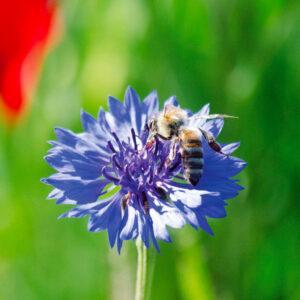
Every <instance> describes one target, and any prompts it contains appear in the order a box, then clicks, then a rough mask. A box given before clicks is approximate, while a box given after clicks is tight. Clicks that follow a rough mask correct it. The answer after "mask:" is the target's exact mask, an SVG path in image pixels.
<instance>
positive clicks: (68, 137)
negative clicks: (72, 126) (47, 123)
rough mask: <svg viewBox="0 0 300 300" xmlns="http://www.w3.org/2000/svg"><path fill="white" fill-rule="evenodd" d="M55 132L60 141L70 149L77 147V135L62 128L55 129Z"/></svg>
mask: <svg viewBox="0 0 300 300" xmlns="http://www.w3.org/2000/svg"><path fill="white" fill-rule="evenodd" d="M54 132H55V135H56V137H57V138H58V139H59V141H60V142H61V143H63V144H65V145H67V146H69V147H72V148H73V147H75V145H76V142H77V137H76V135H75V134H74V133H73V132H72V131H71V130H68V129H65V128H61V127H55V128H54Z"/></svg>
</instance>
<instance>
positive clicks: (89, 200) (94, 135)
mask: <svg viewBox="0 0 300 300" xmlns="http://www.w3.org/2000/svg"><path fill="white" fill-rule="evenodd" d="M166 104H172V105H174V106H178V103H177V102H176V98H175V96H173V97H171V98H169V99H168V100H167V101H166V102H165V105H166ZM108 107H109V112H105V111H104V110H103V109H102V108H100V110H99V114H98V118H97V119H95V118H93V117H92V116H91V115H89V114H88V113H86V112H85V111H82V113H81V119H82V125H83V128H84V130H85V132H83V133H79V134H75V133H73V132H72V131H70V130H67V129H63V128H56V129H55V133H56V136H57V138H58V140H59V141H50V144H51V145H52V146H53V148H52V149H50V150H49V155H47V156H46V157H45V160H46V161H47V163H48V164H49V165H50V166H51V167H53V168H54V169H56V170H57V171H58V173H56V174H54V175H51V176H50V177H48V178H45V179H42V181H43V182H44V183H46V184H50V185H52V186H54V190H53V191H52V192H51V193H50V194H49V196H48V199H54V198H56V199H57V202H56V203H57V204H73V205H76V206H75V207H73V208H72V209H71V210H69V211H67V212H66V213H64V214H63V215H61V216H60V218H63V217H69V218H81V217H85V216H87V215H89V216H90V217H89V221H88V230H89V231H94V232H98V231H103V230H107V232H108V238H109V243H110V246H111V247H113V246H114V244H115V241H116V240H117V245H118V251H119V252H120V250H121V247H122V243H123V241H124V240H130V239H132V240H134V239H136V238H137V237H138V236H140V237H141V239H142V241H143V242H144V244H145V245H146V247H149V244H150V239H151V240H152V242H153V244H154V246H155V248H156V249H157V251H159V247H158V244H157V239H160V240H163V241H165V242H171V238H170V236H169V233H168V231H167V227H166V226H170V227H173V228H181V227H183V226H184V225H185V223H186V222H187V223H189V224H190V225H191V226H193V227H194V228H195V229H197V228H199V227H200V228H202V229H203V230H204V231H206V232H208V233H210V234H213V232H212V230H211V228H210V227H209V224H208V222H207V220H206V217H210V218H222V217H225V216H226V211H225V208H224V207H225V206H226V205H227V204H226V202H225V201H224V200H226V199H229V198H232V197H235V196H236V195H237V194H238V191H239V190H241V189H243V188H242V187H241V186H239V185H238V184H237V183H236V180H234V179H230V177H232V176H235V175H236V174H237V173H239V172H240V171H241V170H242V169H243V168H244V167H245V165H246V164H245V162H244V161H242V160H240V159H238V158H235V157H232V156H229V154H231V153H232V152H233V151H234V150H235V149H236V148H237V147H238V146H239V143H233V144H225V145H222V152H223V154H221V153H217V152H215V151H214V150H212V149H211V147H209V145H208V144H207V143H206V141H205V139H204V138H202V144H203V159H204V165H203V175H202V177H201V180H200V181H199V183H198V184H197V185H196V186H195V187H193V186H192V185H191V184H189V183H188V182H187V181H185V180H183V179H184V178H183V177H182V176H183V174H184V170H183V166H182V162H181V155H180V152H179V151H178V149H177V150H176V155H175V158H174V160H173V162H172V164H169V163H167V161H168V157H169V154H170V150H171V149H170V147H171V145H170V144H171V143H170V142H169V141H162V140H160V139H159V138H155V141H154V143H151V146H150V145H149V144H148V143H147V138H148V135H149V128H148V127H147V125H146V124H147V122H148V120H149V119H150V118H151V117H152V116H153V115H155V114H158V113H159V111H158V99H157V95H156V92H152V93H151V94H149V95H148V96H147V97H146V98H145V99H144V100H143V102H140V100H139V97H138V95H137V94H136V92H135V91H134V90H133V89H131V88H130V87H129V88H128V89H127V90H126V93H125V97H124V103H121V102H120V101H118V100H117V99H115V98H114V97H111V96H109V97H108ZM208 112H209V105H205V106H204V107H203V108H202V109H201V110H200V111H199V112H198V113H197V115H198V116H199V115H207V114H208ZM189 115H191V113H189ZM187 123H188V124H187V125H188V126H193V127H201V128H204V129H205V130H208V131H210V132H211V133H212V134H213V135H214V136H215V137H217V136H218V134H219V133H220V131H221V129H222V127H223V119H217V120H211V121H208V122H206V121H205V120H203V119H200V118H199V119H191V120H188V121H187ZM224 153H225V154H227V155H224Z"/></svg>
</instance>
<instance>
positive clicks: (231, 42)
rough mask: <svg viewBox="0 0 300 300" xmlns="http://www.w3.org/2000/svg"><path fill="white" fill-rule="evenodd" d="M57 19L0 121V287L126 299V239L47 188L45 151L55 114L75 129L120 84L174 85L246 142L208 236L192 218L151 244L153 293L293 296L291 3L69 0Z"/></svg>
mask: <svg viewBox="0 0 300 300" xmlns="http://www.w3.org/2000/svg"><path fill="white" fill-rule="evenodd" d="M62 9H63V17H64V23H65V32H64V35H63V38H62V40H61V42H60V43H59V45H58V46H57V47H56V49H54V50H53V51H52V52H51V53H50V55H49V56H48V57H47V59H46V60H45V64H44V67H43V72H42V76H41V79H40V82H39V86H38V89H37V91H36V93H35V97H34V101H33V106H32V109H31V112H30V114H29V115H28V116H27V119H26V120H25V122H23V123H22V124H21V126H19V127H18V128H17V129H16V130H14V131H13V132H11V131H9V130H7V128H5V126H4V124H3V123H2V125H1V130H0V162H1V163H0V299H121V300H122V299H133V292H134V285H135V268H136V250H135V245H134V243H133V242H127V243H125V246H124V248H123V250H122V255H121V256H119V255H118V254H117V251H116V249H113V250H110V248H109V245H108V240H107V234H106V233H89V232H88V231H87V229H86V228H87V218H85V219H79V220H75V219H64V220H60V221H58V220H57V217H58V216H59V215H60V214H61V213H62V212H64V211H66V210H67V209H68V207H67V206H56V205H55V202H54V201H46V200H45V199H46V196H47V194H48V193H49V192H50V190H51V187H49V186H46V185H44V184H42V183H40V181H39V180H40V178H41V177H46V176H48V175H50V174H52V173H53V170H52V169H51V168H50V167H48V166H47V164H46V163H45V162H44V160H43V159H42V157H43V156H44V155H45V154H46V151H47V149H49V148H50V145H48V144H46V140H50V139H55V136H54V132H53V128H54V126H62V127H66V128H70V129H72V130H74V131H75V132H80V131H82V127H81V124H80V108H81V107H83V108H84V109H85V110H87V111H88V112H90V113H91V114H93V115H94V116H96V114H97V111H98V108H99V106H100V105H103V106H104V107H105V108H107V106H106V99H107V95H108V94H111V95H113V96H115V97H117V98H119V99H121V100H122V99H123V95H124V92H125V89H126V87H127V85H129V84H130V85H131V86H132V87H133V88H134V89H135V90H136V91H137V92H138V93H139V95H140V97H141V98H143V97H145V96H146V95H147V94H148V93H149V92H150V91H152V90H153V89H157V91H158V95H159V98H160V103H161V104H162V101H163V100H165V99H166V98H167V97H169V96H170V95H173V94H176V95H177V98H178V101H179V102H180V104H181V106H183V107H188V108H191V109H192V110H193V111H194V112H195V111H197V110H198V109H199V108H200V107H201V106H202V105H203V104H205V103H207V102H210V103H211V111H212V113H227V114H231V115H236V116H239V119H237V120H227V121H226V123H225V127H224V129H223V131H222V134H221V136H220V137H219V140H218V141H219V142H234V141H239V140H241V141H242V144H241V147H240V149H239V150H237V151H236V153H235V155H236V156H239V157H241V158H243V159H244V160H246V161H247V162H248V166H247V168H246V169H245V171H244V172H243V173H242V174H241V175H240V176H239V177H238V178H239V179H240V180H241V184H242V185H243V186H244V187H245V188H246V189H245V191H242V192H241V193H240V195H239V196H238V197H236V198H234V199H232V200H229V201H228V203H229V206H228V208H227V212H228V216H227V217H226V218H225V219H221V220H210V224H211V227H212V228H213V230H214V232H215V236H214V237H212V236H209V235H207V234H206V233H204V232H203V231H201V230H200V231H198V232H197V231H195V230H193V229H192V228H191V227H190V226H186V227H185V228H184V229H181V230H171V236H172V238H173V243H172V244H165V243H163V242H161V243H160V246H161V251H162V254H161V256H159V255H157V257H156V265H155V270H154V278H153V285H152V294H151V299H193V300H195V299H221V300H230V299H291V300H294V299H295V300H296V299H300V285H299V282H300V251H299V249H300V218H299V216H300V205H299V195H298V192H297V191H298V187H297V185H298V184H299V180H300V176H299V174H300V173H299V170H300V159H299V146H300V143H299V137H300V132H299V125H300V124H299V117H300V115H299V113H300V100H299V99H300V56H299V55H300V22H299V20H300V14H299V12H300V2H299V1H283V0H272V1H271V0H265V1H262V0H261V1H258V0H253V1H245V0H240V1H238V0H230V1H228V0H227V1H225V0H220V1H216V0H211V1H209V0H197V1H196V0H190V1H184V0H180V1H179V0H177V1H175V0H163V1H162V0H160V1H158V0H152V1H142V0H110V1H108V0H106V1H104V0H102V1H100V0H98V1H83V0H81V1H80V0H72V1H70V0H68V1H67V0H65V1H63V2H62Z"/></svg>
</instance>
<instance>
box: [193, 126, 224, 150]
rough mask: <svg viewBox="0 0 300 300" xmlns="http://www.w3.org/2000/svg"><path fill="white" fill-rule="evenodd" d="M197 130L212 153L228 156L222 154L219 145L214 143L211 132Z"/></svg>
mask: <svg viewBox="0 0 300 300" xmlns="http://www.w3.org/2000/svg"><path fill="white" fill-rule="evenodd" d="M199 130H200V131H201V133H202V134H203V136H204V138H205V140H206V141H207V143H208V145H209V146H210V148H211V149H213V150H214V151H216V152H218V153H221V154H223V155H225V156H228V154H226V153H223V152H222V148H221V147H220V145H219V144H218V143H216V140H215V138H214V136H213V135H212V133H211V132H209V131H206V130H204V129H202V128H201V127H199Z"/></svg>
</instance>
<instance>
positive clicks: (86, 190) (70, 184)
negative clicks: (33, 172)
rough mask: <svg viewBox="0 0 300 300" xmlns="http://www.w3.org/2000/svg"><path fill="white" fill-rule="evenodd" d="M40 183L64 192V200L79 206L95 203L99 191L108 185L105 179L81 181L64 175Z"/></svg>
mask: <svg viewBox="0 0 300 300" xmlns="http://www.w3.org/2000/svg"><path fill="white" fill-rule="evenodd" d="M41 181H42V182H44V183H46V184H50V185H53V186H54V187H56V188H57V189H59V190H62V191H64V196H65V197H66V198H68V199H71V200H74V201H76V202H77V203H81V204H83V203H90V202H94V201H97V199H98V197H99V195H100V194H101V191H102V190H103V189H104V187H105V186H106V185H107V184H109V183H110V181H108V180H107V179H97V180H82V179H80V178H78V177H74V176H70V175H68V174H64V173H57V174H53V175H51V176H50V177H48V178H43V179H42V180H41Z"/></svg>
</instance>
